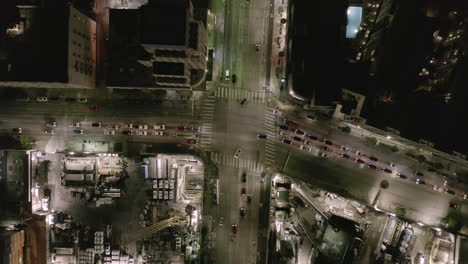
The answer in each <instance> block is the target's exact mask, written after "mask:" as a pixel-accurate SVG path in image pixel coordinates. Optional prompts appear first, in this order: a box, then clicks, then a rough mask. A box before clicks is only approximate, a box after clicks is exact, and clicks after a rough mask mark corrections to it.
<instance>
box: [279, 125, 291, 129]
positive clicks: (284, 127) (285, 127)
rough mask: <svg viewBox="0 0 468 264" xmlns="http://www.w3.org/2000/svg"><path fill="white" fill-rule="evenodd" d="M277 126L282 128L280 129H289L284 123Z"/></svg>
mask: <svg viewBox="0 0 468 264" xmlns="http://www.w3.org/2000/svg"><path fill="white" fill-rule="evenodd" d="M278 127H279V129H282V130H288V129H289V127H288V126H285V125H279V126H278Z"/></svg>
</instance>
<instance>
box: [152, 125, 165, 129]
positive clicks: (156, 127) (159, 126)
mask: <svg viewBox="0 0 468 264" xmlns="http://www.w3.org/2000/svg"><path fill="white" fill-rule="evenodd" d="M153 129H159V130H164V129H166V125H153Z"/></svg>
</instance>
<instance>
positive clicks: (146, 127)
mask: <svg viewBox="0 0 468 264" xmlns="http://www.w3.org/2000/svg"><path fill="white" fill-rule="evenodd" d="M137 129H148V125H138V126H137Z"/></svg>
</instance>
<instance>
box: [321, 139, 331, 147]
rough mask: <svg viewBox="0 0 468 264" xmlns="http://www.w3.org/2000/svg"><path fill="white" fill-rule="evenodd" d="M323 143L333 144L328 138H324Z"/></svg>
mask: <svg viewBox="0 0 468 264" xmlns="http://www.w3.org/2000/svg"><path fill="white" fill-rule="evenodd" d="M323 143H325V144H327V145H329V146H332V145H333V142H331V141H330V140H328V139H324V140H323Z"/></svg>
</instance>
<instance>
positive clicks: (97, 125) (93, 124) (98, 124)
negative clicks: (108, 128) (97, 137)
mask: <svg viewBox="0 0 468 264" xmlns="http://www.w3.org/2000/svg"><path fill="white" fill-rule="evenodd" d="M91 126H93V127H101V123H92V124H91Z"/></svg>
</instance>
